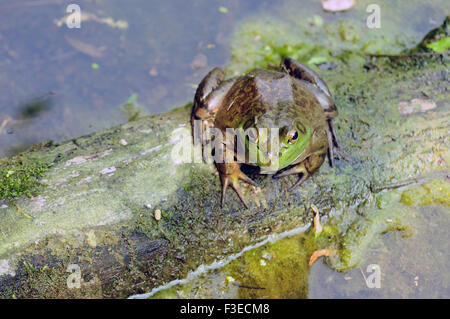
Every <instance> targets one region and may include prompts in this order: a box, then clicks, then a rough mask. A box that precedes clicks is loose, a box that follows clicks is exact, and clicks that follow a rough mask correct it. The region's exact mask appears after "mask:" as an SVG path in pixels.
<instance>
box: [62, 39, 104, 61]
mask: <svg viewBox="0 0 450 319" xmlns="http://www.w3.org/2000/svg"><path fill="white" fill-rule="evenodd" d="M65 38H66V41H67V43H69V44H70V45H71V46H72V47H73V48H74V49H76V50H77V51H79V52H81V53H84V54H86V55H89V56H91V57H93V58H101V57H103V51H104V48H102V49H99V48H97V47H95V46H93V45H91V44H89V43H86V42H83V41H80V40H75V39H72V38H71V37H68V36H65Z"/></svg>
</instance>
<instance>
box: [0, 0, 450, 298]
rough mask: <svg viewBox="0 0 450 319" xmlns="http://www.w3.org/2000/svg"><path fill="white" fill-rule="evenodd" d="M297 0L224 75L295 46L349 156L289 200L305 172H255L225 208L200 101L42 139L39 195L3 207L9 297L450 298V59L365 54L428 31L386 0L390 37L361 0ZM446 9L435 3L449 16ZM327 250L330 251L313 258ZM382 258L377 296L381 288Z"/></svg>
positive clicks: (239, 42)
mask: <svg viewBox="0 0 450 319" xmlns="http://www.w3.org/2000/svg"><path fill="white" fill-rule="evenodd" d="M298 6H299V5H298V4H296V2H289V1H288V2H286V5H284V6H280V7H279V8H278V9H277V10H279V11H276V12H273V16H271V15H269V14H266V15H262V16H258V15H255V17H254V18H253V19H250V20H248V21H244V22H242V23H241V24H239V25H238V26H236V29H235V30H234V31H233V36H231V38H230V41H231V42H230V48H231V52H232V58H231V60H230V63H229V64H227V66H226V70H227V74H228V76H233V75H235V74H240V73H241V72H246V71H248V70H250V69H252V68H254V67H257V66H260V67H270V66H271V64H272V63H274V64H277V63H279V60H280V59H281V58H282V57H283V56H285V55H291V56H293V57H295V58H297V59H299V60H301V61H303V62H305V63H308V62H309V65H310V66H311V67H313V68H314V69H315V70H316V71H317V72H318V73H319V74H320V75H321V77H322V78H323V79H324V80H325V81H326V82H327V84H328V86H329V88H330V91H331V93H332V94H333V97H334V99H335V102H336V105H337V107H338V109H339V116H338V117H337V118H336V120H335V122H334V123H335V128H336V130H337V135H338V137H339V140H340V142H341V144H342V146H343V148H344V149H345V152H346V153H347V154H348V158H346V159H344V158H341V159H338V160H337V161H336V167H333V168H331V167H329V165H328V164H324V165H323V166H322V167H321V168H320V171H318V172H316V173H315V174H314V175H313V176H312V177H311V178H310V179H309V180H308V181H307V182H305V183H304V185H302V187H300V188H297V189H296V190H294V191H293V192H288V190H287V189H288V188H289V186H290V185H292V183H293V182H294V179H295V177H286V178H283V179H280V180H276V179H272V178H271V177H270V176H253V175H252V178H254V179H255V180H256V181H257V183H258V184H259V185H260V187H261V190H260V191H259V192H258V191H255V189H247V191H246V193H245V196H246V197H247V200H248V202H249V203H250V208H249V209H244V208H243V207H242V205H241V203H240V202H239V201H238V199H237V197H236V196H235V195H234V194H231V193H230V194H229V196H228V200H227V202H226V205H225V207H224V208H223V209H222V208H220V200H219V198H220V195H219V194H220V182H219V180H218V177H217V175H215V169H214V166H213V165H212V164H211V163H209V164H207V163H195V162H192V159H193V158H194V157H195V156H197V158H198V155H199V154H198V151H199V149H198V148H197V149H195V150H194V149H192V148H191V145H192V144H191V143H192V141H191V136H190V127H189V118H190V112H191V107H192V104H191V103H190V104H188V105H186V106H185V107H181V108H178V109H175V110H173V111H171V112H169V113H166V114H162V115H154V116H149V117H144V118H137V119H135V120H134V121H131V122H129V123H127V124H124V125H121V126H117V127H113V128H111V129H107V130H104V131H100V132H97V133H93V134H91V135H88V136H84V137H80V138H75V139H73V140H70V141H68V142H62V143H43V144H41V145H40V146H36V147H35V148H34V149H32V150H29V151H27V152H26V153H23V154H21V155H20V158H22V159H23V158H25V159H27V163H28V162H32V163H39V166H36V167H38V168H39V170H38V171H34V170H31V171H30V170H23V172H24V176H28V177H30V182H31V183H30V185H29V186H30V188H25V189H21V190H27V191H24V192H23V193H22V194H23V196H21V197H20V198H19V199H16V200H14V197H10V198H8V197H5V199H3V200H2V201H1V202H0V294H1V296H2V297H6V298H11V297H18V298H20V297H49V298H52V297H53V298H56V297H84V298H90V297H104V298H110V297H129V296H136V295H137V297H193V298H201V297H205V298H206V297H242V298H250V297H254V298H305V297H409V298H414V297H433V298H435V297H436V298H439V297H441V298H442V297H447V298H448V297H449V288H448V282H449V280H448V271H447V268H448V266H446V265H447V264H448V261H449V254H448V251H449V249H448V242H449V241H448V231H447V230H448V225H449V216H448V207H449V206H450V203H449V201H448V198H449V187H450V186H449V185H450V181H449V174H450V171H449V168H448V163H449V161H450V153H449V148H448V145H449V144H450V143H449V142H450V141H449V134H448V133H449V127H450V125H449V124H450V123H449V122H450V114H449V113H450V109H449V105H448V100H449V93H448V92H449V81H448V78H449V71H448V67H447V66H448V57H447V56H444V57H437V56H422V57H413V56H411V57H406V58H402V59H400V60H398V59H388V58H382V57H370V56H369V55H368V54H381V53H388V54H391V55H394V54H403V55H405V54H407V52H408V50H409V49H410V48H412V47H413V46H415V45H417V44H418V43H419V42H420V41H421V39H422V37H423V35H424V34H425V33H426V32H419V31H417V30H421V28H419V26H416V27H415V28H411V29H407V30H412V31H410V32H409V33H408V34H404V33H405V32H406V31H405V32H404V30H403V29H404V26H401V23H400V22H402V21H407V20H408V19H407V17H406V16H405V15H399V16H396V14H400V11H399V10H400V9H402V10H403V7H401V8H400V7H397V5H393V4H392V5H391V4H389V5H388V4H386V6H387V7H388V8H390V9H391V11H392V12H391V11H390V10H385V11H382V12H385V17H386V19H385V20H383V21H385V22H386V25H385V28H386V29H383V28H381V29H380V30H379V32H378V31H376V30H372V31H373V32H374V33H372V31H370V30H368V29H366V28H365V27H364V22H365V19H363V18H361V16H362V14H363V13H364V15H363V16H364V17H366V16H367V13H366V12H365V2H364V1H359V2H358V6H357V7H355V8H354V9H353V10H351V11H349V12H346V13H342V14H336V15H334V14H328V13H327V14H325V13H323V12H321V10H320V6H318V7H317V6H314V5H311V6H309V5H307V6H304V7H303V8H302V10H303V11H301V10H299V9H300V8H299V7H298ZM423 6H424V5H423V4H420V3H419V2H414V3H413V4H411V6H408V7H407V10H406V11H407V12H408V13H411V12H417V10H421V8H422V9H423ZM427 8H428V7H427ZM439 8H445V6H444V4H443V3H440V2H436V4H435V6H431V7H429V11H430V17H429V19H439V22H433V23H432V24H435V26H438V25H439V24H440V23H442V21H443V20H444V17H445V14H444V15H443V13H442V11H443V10H439ZM396 10H397V11H396ZM409 10H411V12H409ZM314 14H316V15H317V16H319V15H320V16H321V19H322V20H321V19H320V18H317V17H315V18H314ZM405 14H406V13H405ZM277 16H278V17H279V18H277ZM394 16H395V17H396V18H395V19H393V17H394ZM280 17H282V19H281V18H280ZM298 17H301V18H302V19H298ZM388 17H391V18H392V19H387V18H388ZM268 19H269V20H270V23H269V22H268ZM402 19H403V20H402ZM433 21H434V20H433ZM408 23H411V24H414V23H413V22H412V21H409V20H408ZM422 23H425V22H423V21H422ZM427 23H428V24H430V22H427ZM425 24H426V23H425ZM430 29H431V28H430ZM369 42H370V43H369ZM313 58H314V59H313ZM311 59H312V60H311ZM183 150H184V151H186V150H188V153H189V155H192V156H189V157H188V158H185V157H183V156H181V153H182V151H183ZM191 151H192V152H191ZM196 152H197V153H196ZM20 158H19V157H15V158H13V159H11V161H18V160H20ZM189 159H191V160H189ZM32 167H35V166H32ZM42 168H45V170H47V169H48V171H41V169H42ZM4 171H5V172H6V175H8V176H6V175H5V176H6V178H14V177H15V176H14V174H13V173H10V171H14V170H13V169H11V168H10V167H7V169H4ZM40 175H42V176H40ZM31 177H34V178H35V179H33V178H31ZM10 181H11V182H13V181H14V180H10ZM12 184H13V185H15V184H14V183H12ZM8 189H9V188H8ZM28 189H29V192H31V193H27V192H28ZM25 195H31V196H32V197H31V198H29V197H26V196H25ZM312 205H314V206H315V207H317V210H318V211H319V215H320V216H321V223H322V226H323V230H322V231H321V232H320V233H315V232H314V231H313V227H310V225H311V224H312V221H313V217H314V215H315V213H314V209H313V208H312V207H314V206H312ZM157 211H158V214H160V215H161V216H160V217H161V218H155V216H156V215H155V213H156V212H157ZM315 251H326V252H327V253H326V254H325V255H328V256H323V257H321V258H319V259H318V260H316V261H315V263H314V264H312V266H310V265H309V260H310V257H311V255H313V254H314V252H315ZM369 265H371V267H369V268H368V266H369ZM373 265H376V266H375V268H377V267H378V268H377V269H379V270H380V272H381V278H380V281H381V287H380V288H376V287H375V288H369V285H370V283H371V282H372V281H371V280H372V278H373V277H371V275H373V273H374V270H373V269H374V268H373ZM183 279H185V280H183ZM177 280H181V281H177ZM77 282H78V283H79V285H78V286H77V285H76V283H77ZM367 283H369V284H367Z"/></svg>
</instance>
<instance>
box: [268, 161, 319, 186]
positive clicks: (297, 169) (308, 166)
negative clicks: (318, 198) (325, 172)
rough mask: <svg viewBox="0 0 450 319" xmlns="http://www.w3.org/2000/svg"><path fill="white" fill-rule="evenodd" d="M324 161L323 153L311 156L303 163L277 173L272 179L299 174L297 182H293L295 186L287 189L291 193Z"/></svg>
mask: <svg viewBox="0 0 450 319" xmlns="http://www.w3.org/2000/svg"><path fill="white" fill-rule="evenodd" d="M324 159H325V154H324V153H322V154H313V155H311V156H310V157H308V158H307V159H305V160H304V161H303V162H301V163H299V164H297V165H294V166H292V167H291V168H289V169H287V170H285V171H283V172H280V173H277V174H276V175H275V176H274V177H275V178H280V177H283V176H287V175H292V174H301V175H300V177H299V179H298V180H297V182H295V184H294V185H292V186H291V187H290V188H289V191H292V190H294V189H295V188H297V187H298V186H300V185H301V184H302V183H303V182H304V181H306V180H307V179H308V178H309V177H310V176H311V175H312V173H313V172H314V171H315V170H316V169H318V168H319V167H320V166H321V165H322V163H323V161H324Z"/></svg>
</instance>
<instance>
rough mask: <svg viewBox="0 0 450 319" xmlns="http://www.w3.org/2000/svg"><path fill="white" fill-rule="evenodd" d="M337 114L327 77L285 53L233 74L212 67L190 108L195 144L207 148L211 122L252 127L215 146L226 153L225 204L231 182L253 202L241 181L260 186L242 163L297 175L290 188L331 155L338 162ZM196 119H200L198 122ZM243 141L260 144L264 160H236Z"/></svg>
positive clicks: (221, 167) (222, 164) (221, 165)
mask: <svg viewBox="0 0 450 319" xmlns="http://www.w3.org/2000/svg"><path fill="white" fill-rule="evenodd" d="M337 115H338V110H337V107H336V105H335V103H334V100H333V98H332V95H331V93H330V90H329V88H328V86H327V85H326V83H325V82H324V81H323V80H322V79H321V78H320V77H319V75H318V74H317V73H316V72H314V71H313V70H312V69H311V68H309V67H307V66H306V65H304V64H302V63H300V62H298V61H296V60H294V59H292V58H290V57H285V58H283V59H282V60H281V63H280V65H279V66H275V67H272V69H263V68H257V69H255V70H253V71H251V72H249V73H247V74H244V75H239V76H235V77H231V78H230V79H225V72H224V70H223V69H222V68H219V67H216V68H214V69H212V70H211V71H210V72H209V73H208V74H207V75H206V76H205V77H204V78H203V79H202V81H201V82H200V84H199V85H198V87H197V90H196V92H195V96H194V104H193V108H192V113H191V124H192V130H193V136H194V144H195V145H196V144H197V143H201V144H202V148H203V150H204V151H205V150H207V149H208V146H210V144H211V143H212V141H211V139H208V138H206V137H204V134H203V133H204V132H205V131H206V130H207V129H209V128H214V129H216V130H220V132H222V133H223V134H226V131H227V129H230V128H231V129H242V130H245V131H246V132H249V134H248V135H246V136H244V138H235V139H234V142H235V143H229V142H230V141H229V140H226V141H223V140H221V141H220V142H219V143H218V145H220V147H217V146H216V147H214V148H212V149H211V152H212V153H213V154H214V155H217V154H218V153H220V155H221V156H222V157H220V156H219V158H225V159H226V160H223V161H220V160H215V166H216V168H217V171H218V174H219V177H220V181H221V184H222V193H221V201H220V203H221V207H222V208H223V207H224V203H225V199H226V191H227V189H228V187H229V186H231V188H232V189H233V190H234V191H235V193H236V194H237V196H238V197H239V199H240V200H241V202H242V204H243V205H244V206H245V207H246V208H247V209H248V208H249V205H248V204H247V201H246V200H245V198H244V195H243V193H242V190H241V188H240V185H239V183H240V181H242V182H244V183H246V184H249V185H252V186H255V187H257V183H256V182H254V181H253V180H252V179H251V178H249V177H248V176H247V175H246V174H245V173H244V172H242V170H241V167H242V165H250V166H256V167H257V168H258V169H259V174H271V175H273V177H274V178H281V177H284V176H288V175H293V174H295V175H297V176H298V179H297V181H296V182H295V183H294V184H293V185H292V186H291V187H290V189H289V190H290V191H292V190H294V189H296V188H297V187H298V186H300V185H301V184H302V183H303V182H305V181H306V180H307V179H308V178H309V177H310V176H311V175H312V174H313V173H314V172H315V171H316V170H317V169H318V168H319V167H320V166H321V165H322V163H323V162H324V160H325V158H326V157H328V160H329V164H330V166H331V167H334V166H335V161H334V159H335V156H336V157H339V156H337V155H339V154H340V153H342V152H341V147H340V144H339V142H338V139H337V136H336V132H335V129H334V126H333V123H332V120H333V119H334V118H335V117H336V116H337ZM195 121H198V122H197V123H200V125H194V124H195ZM271 128H276V129H278V139H277V140H275V142H277V143H272V144H270V140H269V139H268V137H267V136H263V135H267V131H268V130H269V129H271ZM263 129H266V130H263ZM196 130H198V131H199V132H196ZM263 131H264V132H265V133H264V134H262V133H261V132H263ZM250 132H253V133H250ZM263 141H264V143H268V144H270V145H274V148H275V149H274V150H272V149H271V151H270V152H269V151H268V149H269V147H267V145H266V148H263V147H262V143H263ZM268 141H269V142H268ZM239 143H241V146H243V147H244V148H245V150H246V151H248V150H249V149H250V148H251V147H255V146H256V151H257V155H258V156H257V157H258V159H259V160H258V161H256V162H255V161H253V162H251V163H248V162H247V161H248V159H249V157H248V156H247V155H246V156H245V158H244V161H237V160H236V152H237V148H238V147H237V146H236V145H238V144H239ZM216 145H217V144H216ZM230 148H231V149H230ZM253 149H255V148H253ZM223 154H232V156H231V157H230V156H228V157H227V156H223ZM275 155H276V156H275ZM215 158H217V157H215ZM273 164H276V165H273Z"/></svg>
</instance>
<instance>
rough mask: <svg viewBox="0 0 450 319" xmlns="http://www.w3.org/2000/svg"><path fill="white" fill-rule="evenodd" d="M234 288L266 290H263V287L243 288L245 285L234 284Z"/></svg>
mask: <svg viewBox="0 0 450 319" xmlns="http://www.w3.org/2000/svg"><path fill="white" fill-rule="evenodd" d="M233 286H236V287H239V288H246V289H258V290H264V289H266V288H263V287H252V286H243V285H239V284H237V283H233Z"/></svg>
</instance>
